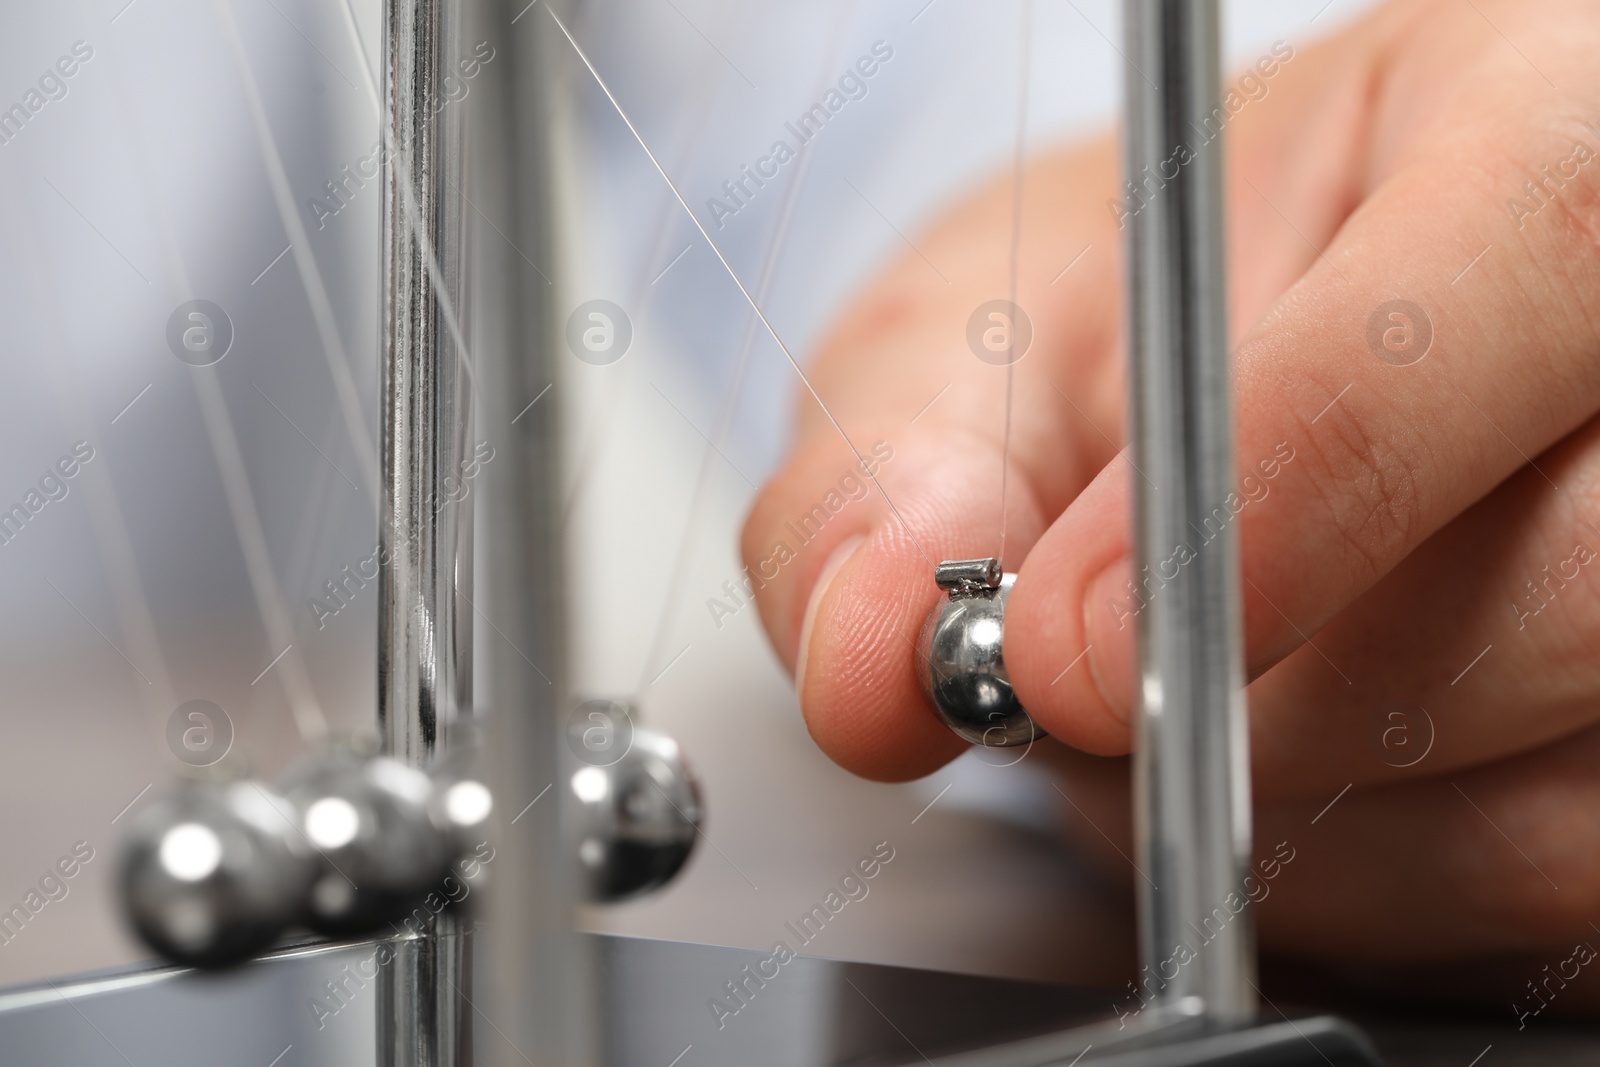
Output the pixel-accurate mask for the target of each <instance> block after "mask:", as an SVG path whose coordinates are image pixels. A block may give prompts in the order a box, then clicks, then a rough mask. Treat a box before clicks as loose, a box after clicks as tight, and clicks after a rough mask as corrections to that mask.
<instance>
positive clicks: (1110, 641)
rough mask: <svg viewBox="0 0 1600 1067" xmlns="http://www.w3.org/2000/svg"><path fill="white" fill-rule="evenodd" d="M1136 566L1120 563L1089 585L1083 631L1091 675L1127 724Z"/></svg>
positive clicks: (1131, 684) (1130, 700)
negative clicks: (1130, 588)
mask: <svg viewBox="0 0 1600 1067" xmlns="http://www.w3.org/2000/svg"><path fill="white" fill-rule="evenodd" d="M1132 582H1133V564H1132V562H1130V561H1129V560H1127V559H1122V560H1118V561H1117V562H1116V563H1113V564H1112V565H1111V566H1109V567H1107V568H1106V569H1105V570H1104V571H1102V572H1101V573H1100V576H1099V577H1098V578H1096V579H1095V580H1094V581H1092V582H1090V583H1089V591H1088V593H1086V594H1085V595H1084V598H1083V631H1084V634H1085V636H1086V637H1087V638H1088V641H1089V673H1090V674H1091V675H1092V676H1093V677H1094V684H1095V688H1096V689H1098V690H1100V696H1101V699H1103V700H1104V701H1105V702H1106V704H1107V705H1109V706H1110V708H1111V710H1112V712H1113V713H1114V714H1115V715H1116V716H1117V718H1119V719H1121V720H1122V721H1123V722H1130V721H1131V720H1132V709H1133V694H1134V675H1135V664H1134V657H1135V648H1136V647H1137V646H1136V644H1135V640H1134V627H1135V620H1136V618H1137V616H1138V614H1139V608H1140V603H1139V599H1138V598H1137V597H1136V596H1135V595H1134V594H1133V593H1132V592H1130V591H1129V587H1130V585H1131V584H1132Z"/></svg>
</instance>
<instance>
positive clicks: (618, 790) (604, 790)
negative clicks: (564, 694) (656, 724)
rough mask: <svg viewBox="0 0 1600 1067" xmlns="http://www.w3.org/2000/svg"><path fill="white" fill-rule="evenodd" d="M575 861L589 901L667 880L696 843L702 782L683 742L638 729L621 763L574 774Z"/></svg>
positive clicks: (623, 895) (605, 900)
mask: <svg viewBox="0 0 1600 1067" xmlns="http://www.w3.org/2000/svg"><path fill="white" fill-rule="evenodd" d="M571 784H572V792H573V794H574V795H575V796H576V797H577V799H578V805H579V825H580V829H579V833H578V865H579V870H580V872H581V875H582V879H583V886H584V889H585V891H586V895H587V896H588V898H589V899H590V900H594V901H598V902H601V903H611V902H614V901H619V900H626V899H628V898H629V897H635V896H638V895H640V894H642V893H648V892H649V891H650V890H652V889H655V888H657V887H658V886H661V885H664V884H666V883H667V882H668V881H670V880H671V879H672V876H673V875H675V874H677V873H678V871H679V869H680V868H682V867H683V864H684V861H685V860H687V859H688V858H689V853H690V852H692V851H693V850H694V841H695V835H696V833H697V832H698V831H699V827H700V819H701V812H702V808H701V803H700V784H699V782H698V781H697V780H696V779H695V776H694V772H693V771H691V770H690V769H689V766H688V764H687V763H685V762H684V759H683V753H682V751H681V750H680V749H679V748H678V743H677V742H676V741H674V740H673V739H672V738H670V737H668V736H666V735H665V734H659V733H656V732H654V731H652V730H642V729H641V730H635V731H634V733H633V744H632V745H631V746H630V747H629V749H628V751H627V752H626V753H625V754H624V755H623V756H622V757H621V758H620V759H618V760H617V761H616V762H614V763H610V764H607V765H605V766H599V767H597V766H593V765H589V766H582V767H579V768H578V769H577V770H576V771H574V772H573V774H572V779H571Z"/></svg>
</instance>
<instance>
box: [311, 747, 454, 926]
mask: <svg viewBox="0 0 1600 1067" xmlns="http://www.w3.org/2000/svg"><path fill="white" fill-rule="evenodd" d="M283 795H284V796H285V797H287V798H288V799H289V803H290V804H291V805H293V807H294V811H295V816H296V818H297V819H298V822H299V828H300V832H301V833H303V834H304V835H305V839H306V841H307V842H308V843H309V844H310V846H311V848H312V852H313V855H314V857H315V858H316V859H317V877H316V881H315V882H314V883H313V885H312V887H311V892H310V896H309V899H308V902H307V906H306V924H307V925H308V926H310V927H311V928H312V929H313V930H316V931H317V932H318V933H323V934H328V935H329V936H332V937H348V936H351V935H354V934H362V933H368V932H371V931H374V930H377V929H380V928H381V927H383V926H384V925H385V924H387V923H389V922H391V921H393V920H395V919H397V918H399V917H400V916H401V915H403V914H405V913H406V912H407V911H409V910H410V909H411V908H412V907H413V906H415V905H416V904H417V903H418V902H419V901H420V900H421V899H422V898H423V897H424V896H426V895H427V894H428V893H429V892H430V891H432V890H435V889H438V888H439V887H440V886H441V884H442V883H443V880H444V877H445V875H446V874H448V873H449V871H450V862H451V859H452V857H451V854H450V843H449V835H448V832H447V831H446V829H445V828H444V827H443V826H441V825H440V824H439V823H438V821H436V815H435V811H436V809H435V807H434V804H435V801H434V788H433V782H432V781H431V780H430V779H429V778H428V776H427V775H425V774H423V773H422V772H421V771H419V770H416V769H414V768H411V767H407V766H405V765H404V764H402V763H399V762H397V761H395V760H392V759H390V758H388V757H387V756H364V755H362V754H360V753H358V752H355V751H352V750H351V749H349V748H345V747H339V746H335V747H330V748H328V749H326V750H324V751H321V752H317V753H315V754H313V755H311V756H309V757H307V758H306V759H304V760H302V761H300V762H299V763H298V764H296V765H295V766H294V767H292V768H290V770H289V773H288V774H287V775H286V776H285V777H284V780H283Z"/></svg>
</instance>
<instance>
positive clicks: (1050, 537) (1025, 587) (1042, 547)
mask: <svg viewBox="0 0 1600 1067" xmlns="http://www.w3.org/2000/svg"><path fill="white" fill-rule="evenodd" d="M1103 495H1105V494H1096V493H1095V492H1094V489H1093V488H1091V490H1088V491H1086V492H1085V494H1084V495H1083V496H1080V497H1079V499H1078V501H1075V502H1074V504H1073V505H1072V506H1071V507H1069V508H1068V510H1067V513H1066V514H1065V515H1063V516H1062V518H1061V519H1060V520H1058V521H1057V523H1056V524H1055V525H1054V526H1053V527H1051V529H1050V530H1049V531H1047V532H1046V533H1045V535H1044V536H1043V537H1042V538H1040V540H1039V542H1038V544H1036V545H1035V546H1034V548H1033V551H1032V552H1031V553H1030V554H1029V556H1028V558H1027V560H1026V561H1025V562H1024V563H1023V565H1022V569H1021V570H1020V571H1019V572H1018V574H1017V582H1016V585H1015V586H1014V587H1013V589H1012V592H1011V598H1010V603H1009V605H1008V608H1007V612H1006V630H1005V634H1006V636H1005V656H1006V668H1007V671H1008V672H1009V674H1010V676H1011V684H1012V685H1013V687H1015V689H1016V693H1017V698H1018V700H1020V701H1021V702H1022V706H1023V707H1025V708H1027V709H1028V713H1029V714H1030V715H1032V716H1033V719H1034V721H1035V722H1037V723H1038V724H1039V726H1040V727H1041V728H1042V729H1043V730H1045V731H1046V732H1047V733H1049V734H1050V736H1052V737H1053V738H1055V739H1056V740H1058V741H1061V742H1063V743H1065V744H1068V745H1071V746H1072V747H1073V748H1076V749H1080V750H1082V751H1084V752H1089V753H1092V754H1094V755H1097V756H1120V755H1124V754H1126V753H1127V752H1128V751H1129V750H1130V749H1131V747H1132V744H1133V732H1132V729H1131V726H1130V723H1131V722H1132V715H1131V709H1132V708H1133V707H1134V688H1133V678H1134V671H1133V664H1134V663H1135V657H1136V652H1135V645H1134V635H1133V629H1134V627H1133V625H1132V621H1131V614H1130V613H1129V612H1128V611H1127V610H1126V605H1125V604H1123V603H1122V601H1125V600H1126V596H1125V595H1124V596H1121V597H1120V599H1119V597H1118V594H1121V593H1122V590H1123V589H1124V588H1125V584H1126V583H1127V582H1128V581H1129V580H1130V578H1131V564H1130V563H1129V562H1128V557H1127V555H1126V554H1125V553H1126V550H1127V544H1126V540H1127V539H1126V538H1125V537H1118V536H1116V535H1114V534H1112V535H1109V536H1108V534H1107V531H1108V530H1114V529H1117V528H1119V527H1117V526H1115V525H1113V524H1109V523H1107V522H1104V521H1101V517H1097V516H1098V515H1099V513H1100V512H1101V511H1103V510H1106V509H1108V508H1114V507H1115V506H1116V502H1115V501H1114V500H1109V499H1106V500H1101V499H1097V496H1103ZM1119 607H1120V608H1121V610H1120V611H1119V610H1117V609H1118V608H1119Z"/></svg>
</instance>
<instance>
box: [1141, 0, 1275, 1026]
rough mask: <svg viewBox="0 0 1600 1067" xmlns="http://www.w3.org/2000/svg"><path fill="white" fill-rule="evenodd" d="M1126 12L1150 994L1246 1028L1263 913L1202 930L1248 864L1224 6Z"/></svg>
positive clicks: (1205, 2) (1145, 943) (1144, 903)
mask: <svg viewBox="0 0 1600 1067" xmlns="http://www.w3.org/2000/svg"><path fill="white" fill-rule="evenodd" d="M1123 11H1124V18H1125V20H1126V26H1125V31H1126V36H1127V45H1126V51H1127V58H1128V67H1127V73H1126V76H1125V79H1124V85H1125V87H1126V93H1127V111H1128V128H1127V134H1126V138H1125V151H1126V167H1127V177H1128V178H1129V179H1130V180H1132V181H1133V182H1135V183H1136V185H1137V186H1138V187H1139V188H1140V190H1141V198H1142V200H1143V202H1144V206H1143V207H1142V208H1141V210H1140V211H1139V212H1138V213H1137V214H1135V215H1134V216H1133V217H1132V219H1131V220H1130V222H1129V226H1128V230H1127V247H1128V263H1129V268H1128V272H1129V285H1128V294H1129V351H1130V353H1131V365H1130V375H1131V380H1130V387H1129V403H1130V408H1131V411H1130V415H1131V420H1130V425H1131V427H1132V434H1131V436H1132V441H1133V455H1134V466H1135V467H1136V468H1137V469H1139V470H1141V471H1143V473H1144V475H1145V476H1144V477H1142V478H1141V477H1135V478H1134V479H1133V483H1132V484H1133V491H1134V524H1135V531H1134V533H1135V536H1134V545H1135V559H1134V563H1135V567H1136V569H1137V573H1138V574H1139V576H1140V581H1141V585H1142V589H1141V592H1140V599H1141V601H1142V602H1143V604H1144V606H1143V608H1142V609H1141V610H1140V611H1139V613H1138V639H1139V674H1140V683H1141V684H1140V694H1141V702H1140V711H1139V716H1138V720H1137V743H1136V749H1135V753H1136V754H1135V759H1134V775H1135V787H1134V797H1135V800H1134V811H1135V827H1136V836H1137V839H1138V851H1139V855H1138V856H1137V859H1138V866H1139V868H1140V869H1141V870H1142V871H1143V872H1145V873H1146V875H1147V876H1148V877H1147V878H1145V879H1140V880H1138V881H1137V882H1136V888H1137V890H1138V892H1139V909H1140V910H1139V931H1140V951H1141V956H1142V957H1143V960H1144V963H1145V964H1146V966H1147V967H1148V968H1149V971H1150V972H1152V973H1154V974H1158V975H1159V977H1157V978H1152V979H1151V982H1150V984H1151V985H1153V986H1155V987H1156V988H1155V990H1154V993H1155V996H1156V999H1157V1002H1158V1003H1160V1004H1163V1005H1165V1006H1167V1007H1170V1008H1173V1009H1175V1010H1177V1011H1179V1012H1183V1013H1190V1012H1195V1011H1200V1010H1204V1011H1205V1012H1207V1013H1209V1014H1212V1015H1214V1016H1217V1017H1220V1018H1224V1019H1247V1018H1249V1017H1250V1016H1252V1015H1253V1014H1254V1011H1255V1003H1256V995H1255V990H1254V989H1253V988H1252V983H1253V981H1254V979H1255V949H1254V938H1253V936H1252V922H1251V915H1250V913H1249V911H1246V912H1244V913H1243V914H1241V915H1238V916H1237V917H1234V918H1233V920H1232V921H1231V922H1229V923H1227V924H1226V925H1224V926H1222V928H1221V929H1220V930H1219V931H1217V932H1216V933H1215V935H1214V936H1212V937H1210V938H1209V939H1207V940H1203V941H1202V940H1201V938H1200V937H1199V936H1198V935H1197V934H1196V932H1195V931H1197V930H1200V929H1201V928H1202V927H1203V925H1204V923H1205V921H1206V919H1208V918H1209V917H1210V916H1211V913H1212V910H1213V909H1214V908H1217V907H1219V906H1220V905H1221V904H1222V903H1223V902H1224V901H1225V900H1226V899H1227V898H1228V895H1229V894H1230V893H1233V892H1235V891H1236V889H1237V888H1238V887H1239V886H1240V885H1242V884H1243V876H1244V868H1245V865H1246V864H1247V863H1248V862H1249V858H1250V781H1249V752H1248V740H1247V735H1246V732H1245V703H1244V661H1243V656H1242V653H1241V640H1240V611H1239V588H1238V586H1239V563H1238V545H1237V542H1236V537H1235V530H1234V526H1233V525H1232V524H1227V523H1224V524H1222V525H1221V526H1220V528H1217V527H1216V524H1215V523H1214V522H1211V525H1210V526H1209V527H1208V525H1207V524H1208V522H1209V521H1210V520H1211V519H1212V514H1211V512H1212V509H1213V508H1215V507H1217V506H1218V505H1220V504H1221V503H1222V501H1223V499H1224V497H1226V495H1227V494H1228V492H1229V491H1230V488H1231V482H1232V479H1233V430H1232V404H1231V401H1230V389H1229V379H1228V350H1227V320H1226V294H1227V285H1226V278H1227V274H1226V271H1225V269H1224V266H1225V264H1224V254H1223V253H1224V234H1223V227H1222V142H1221V136H1220V135H1218V136H1217V137H1215V138H1214V139H1211V140H1199V139H1198V137H1197V134H1196V131H1197V130H1200V131H1203V130H1205V129H1206V127H1205V120H1207V119H1209V118H1210V117H1211V115H1212V113H1213V111H1214V110H1215V109H1216V108H1217V107H1218V105H1219V100H1220V93H1221V90H1220V86H1221V73H1220V70H1219V64H1220V59H1219V52H1220V41H1219V33H1218V25H1217V3H1216V0H1192V2H1191V0H1181V2H1180V0H1127V2H1126V3H1124V5H1123ZM1152 79H1153V80H1152ZM1178 144H1189V145H1191V146H1192V147H1193V149H1194V153H1193V154H1194V158H1193V159H1192V160H1190V161H1189V162H1188V163H1187V164H1186V165H1184V166H1182V167H1179V168H1178V169H1177V172H1176V174H1172V175H1170V176H1169V175H1168V174H1167V173H1166V172H1165V171H1164V170H1162V167H1163V161H1165V160H1167V159H1168V157H1169V156H1171V155H1172V152H1173V146H1174V145H1178ZM1178 546H1186V547H1187V548H1188V551H1181V550H1180V549H1179V548H1178ZM1174 560H1176V563H1174ZM1169 571H1171V572H1174V573H1171V574H1170V576H1169ZM1155 887H1159V888H1155ZM1212 925H1213V926H1215V925H1216V923H1215V921H1214V920H1213V922H1212ZM1196 941H1200V942H1201V944H1200V947H1198V948H1197V949H1195V948H1193V947H1191V952H1192V953H1194V957H1195V958H1193V959H1191V960H1188V961H1187V962H1186V965H1180V966H1179V967H1177V968H1175V971H1176V973H1175V974H1173V976H1172V977H1170V978H1168V977H1166V971H1167V970H1169V969H1174V968H1172V966H1171V961H1172V959H1173V958H1174V956H1175V955H1181V952H1180V950H1179V949H1178V946H1180V945H1191V946H1192V945H1193V943H1194V942H1196Z"/></svg>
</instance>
